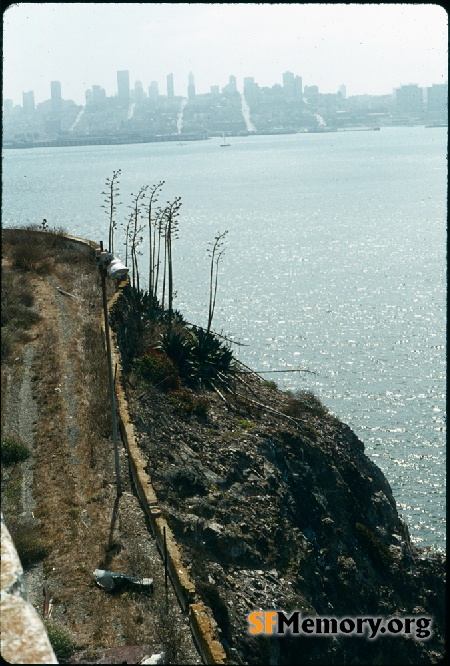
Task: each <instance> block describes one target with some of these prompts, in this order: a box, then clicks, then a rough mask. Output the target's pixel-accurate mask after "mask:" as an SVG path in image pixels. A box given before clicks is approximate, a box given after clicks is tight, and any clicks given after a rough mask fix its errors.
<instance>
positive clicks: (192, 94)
mask: <svg viewBox="0 0 450 666" xmlns="http://www.w3.org/2000/svg"><path fill="white" fill-rule="evenodd" d="M194 97H195V83H194V75H193V74H192V72H189V84H188V98H189V99H193V98H194Z"/></svg>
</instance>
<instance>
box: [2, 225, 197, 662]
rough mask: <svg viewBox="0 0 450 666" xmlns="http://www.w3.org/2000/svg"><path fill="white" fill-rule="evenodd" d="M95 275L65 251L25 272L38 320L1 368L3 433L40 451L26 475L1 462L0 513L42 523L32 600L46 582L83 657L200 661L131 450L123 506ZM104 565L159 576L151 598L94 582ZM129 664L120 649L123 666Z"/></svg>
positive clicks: (56, 612)
mask: <svg viewBox="0 0 450 666" xmlns="http://www.w3.org/2000/svg"><path fill="white" fill-rule="evenodd" d="M10 241H11V242H8V239H6V242H5V239H4V242H3V248H2V250H3V260H2V261H3V271H4V273H6V272H8V271H12V270H17V269H14V268H13V267H12V266H13V262H12V259H13V258H14V256H15V253H16V252H17V242H14V238H10ZM97 273H98V269H97V266H96V264H95V261H94V259H93V258H92V257H89V256H84V257H83V256H82V255H81V254H80V253H79V251H76V250H75V249H73V248H71V247H70V246H67V247H63V248H62V249H61V251H58V253H57V256H56V255H55V253H51V254H50V256H49V257H47V258H45V257H43V259H42V261H41V262H40V263H39V262H38V264H37V265H36V266H35V270H33V271H31V272H30V271H27V272H26V273H25V272H24V273H23V274H22V275H23V279H24V280H25V279H26V280H29V281H30V284H31V285H32V287H33V290H34V295H35V299H34V306H33V307H34V310H35V311H36V312H37V313H38V314H39V315H40V320H39V321H38V322H36V323H35V324H34V325H33V326H32V328H31V329H30V330H29V332H28V335H27V341H26V342H24V344H23V346H22V347H21V348H20V349H19V350H18V351H16V352H15V354H14V355H13V358H11V359H9V360H8V361H7V362H6V363H5V364H4V365H3V366H2V406H3V410H2V412H3V416H2V438H4V437H11V436H12V437H19V438H20V439H21V441H23V442H24V443H25V444H26V445H27V446H28V447H29V448H30V449H31V450H32V456H31V458H30V459H29V460H28V461H26V462H25V463H22V464H21V465H20V471H19V466H18V465H13V466H8V467H7V468H6V467H5V468H4V469H2V491H3V498H4V501H3V502H2V509H3V512H4V514H5V520H6V522H7V524H8V527H11V529H12V531H13V528H14V527H15V526H17V525H19V526H20V524H23V522H24V521H29V523H31V524H36V525H38V526H40V528H41V534H42V537H43V539H44V541H45V544H46V546H47V548H48V555H47V556H46V557H45V558H44V560H43V562H42V563H38V564H36V565H34V566H32V567H30V568H29V569H28V571H27V586H28V592H29V598H30V600H31V601H32V603H33V604H34V605H35V607H36V609H37V610H38V611H39V612H42V611H43V588H44V586H45V587H47V588H48V590H49V593H50V597H51V598H52V600H53V608H52V620H55V621H58V622H59V623H61V625H63V626H64V627H65V628H66V629H67V630H69V631H70V632H71V633H72V635H73V637H74V640H75V643H76V645H77V648H78V649H79V650H84V653H83V663H89V662H90V661H91V662H93V661H95V659H96V658H97V656H98V655H97V653H96V649H97V648H102V647H103V648H112V647H116V646H126V645H128V646H130V645H140V646H145V649H144V647H143V652H145V653H146V654H149V653H151V651H152V649H154V650H156V651H159V650H161V649H162V648H163V649H165V650H166V651H169V653H170V654H171V655H172V659H173V663H201V661H200V659H199V657H198V654H197V651H196V649H195V647H194V645H193V641H192V637H191V634H190V631H189V628H188V625H187V622H186V618H185V617H184V616H183V615H182V613H181V611H180V610H179V607H178V604H177V602H176V601H175V599H174V596H173V594H172V591H171V590H170V589H169V595H168V597H169V610H168V611H167V612H168V614H167V613H166V610H165V605H164V599H165V592H164V570H163V566H162V562H161V559H160V556H159V553H158V551H157V549H156V544H155V542H154V540H153V539H152V537H151V535H150V534H149V532H148V529H147V526H146V524H145V518H144V514H143V512H142V510H141V508H140V506H139V503H138V501H137V498H136V497H135V495H134V494H133V489H132V487H131V485H130V478H129V474H128V464H127V458H126V455H125V452H124V450H123V449H122V447H121V451H120V458H121V474H122V486H123V490H124V492H123V495H122V496H121V498H120V500H118V501H116V479H115V468H114V456H113V445H112V437H111V423H110V411H109V410H110V407H109V396H108V383H107V377H108V375H107V366H106V359H105V353H104V350H103V340H102V333H101V328H100V323H101V317H102V307H101V285H100V281H99V276H98V274H97ZM96 568H100V569H102V568H105V569H111V570H113V571H118V572H122V573H131V574H135V575H138V576H147V577H152V578H153V579H154V582H155V587H154V594H153V595H151V596H144V595H142V594H139V593H136V592H129V591H126V592H123V593H120V594H119V595H109V594H107V593H105V592H104V591H103V590H101V589H100V588H99V587H98V586H96V584H95V582H94V580H93V575H92V574H93V571H94V569H96ZM86 651H87V652H86ZM109 659H110V660H111V659H114V657H113V655H111V654H109ZM124 659H126V654H125V656H124V653H123V651H122V652H121V653H120V662H118V663H122V662H123V660H124ZM134 659H136V655H135V656H134ZM110 663H113V662H112V661H110Z"/></svg>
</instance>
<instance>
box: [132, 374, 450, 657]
mask: <svg viewBox="0 0 450 666" xmlns="http://www.w3.org/2000/svg"><path fill="white" fill-rule="evenodd" d="M203 397H205V396H203ZM207 398H208V401H209V408H208V411H207V415H206V416H205V415H204V413H203V412H202V414H201V415H200V416H197V415H196V414H195V410H192V409H191V410H187V409H186V402H185V401H184V402H183V401H182V400H179V399H178V398H177V395H176V394H172V395H170V394H165V393H162V392H161V391H159V390H158V389H157V388H154V387H148V389H147V390H146V391H145V392H144V393H143V392H142V386H140V390H139V391H137V390H136V391H132V390H131V389H130V391H129V401H130V407H131V412H132V418H133V421H134V423H135V428H136V431H137V432H138V439H139V445H140V447H141V450H142V452H143V454H144V455H145V456H146V457H147V459H148V467H147V471H148V473H149V475H150V476H151V478H152V483H153V487H154V488H155V491H156V494H157V497H158V501H159V506H160V508H161V509H162V510H163V512H164V514H165V515H166V517H167V520H168V522H169V525H170V526H171V529H172V530H173V532H174V535H175V537H176V539H177V542H178V544H179V545H180V547H181V549H182V552H183V557H184V559H185V562H186V563H187V565H188V568H189V570H190V575H191V576H192V578H193V580H194V581H195V585H196V589H197V591H198V592H199V593H200V594H201V596H202V599H203V601H204V602H205V603H206V604H207V605H208V606H209V607H211V608H212V609H213V612H214V616H215V620H216V621H217V623H218V626H219V627H220V632H221V640H222V643H223V645H224V647H225V649H226V652H227V656H228V659H229V662H230V663H246V664H267V663H271V664H292V663H299V664H300V663H302V664H303V663H310V664H319V663H320V664H342V663H346V664H374V663H376V664H409V663H424V664H426V663H436V662H437V661H439V660H440V659H441V658H442V657H443V654H444V636H443V632H444V626H445V584H444V576H445V563H444V558H443V556H442V555H439V554H436V553H432V552H429V551H426V550H419V549H417V548H416V547H414V546H413V545H412V543H411V541H410V538H409V534H408V528H407V526H406V525H405V523H404V522H403V521H402V519H401V517H400V516H399V515H398V512H397V509H396V503H395V499H394V497H393V495H392V491H391V488H390V485H389V483H388V481H387V480H386V478H385V477H384V475H383V474H382V472H381V470H380V469H379V468H378V467H377V466H376V465H375V464H374V463H373V462H372V461H371V460H370V459H369V458H368V457H367V456H366V455H365V453H364V445H363V443H362V442H361V441H360V440H359V439H358V438H357V437H356V435H355V434H354V433H353V432H352V430H351V429H350V428H349V427H348V426H346V425H345V424H343V423H341V422H340V421H339V420H338V419H336V418H335V417H333V416H331V415H330V414H328V413H327V410H326V409H325V408H323V406H322V405H321V404H320V403H319V401H317V400H314V399H311V397H310V396H308V399H305V397H303V398H302V397H301V396H299V397H298V398H297V399H296V400H294V399H292V397H289V396H287V395H286V394H285V393H282V392H280V391H278V390H276V389H274V388H273V387H271V386H270V385H268V384H266V383H264V382H262V381H261V380H260V379H258V378H257V377H255V376H252V375H246V376H245V383H241V385H240V397H239V398H235V399H231V398H230V403H228V404H225V402H224V401H223V400H221V399H220V398H219V396H218V395H216V394H215V393H208V394H207ZM256 403H260V404H265V405H267V406H268V407H269V409H262V408H261V407H258V406H257V405H256ZM272 410H276V412H284V413H285V415H283V414H280V413H276V412H275V411H272ZM289 414H291V416H289ZM258 609H265V610H268V609H275V610H285V611H292V610H299V611H301V612H302V615H303V616H311V617H314V616H322V617H323V616H328V617H330V616H332V617H338V618H342V617H357V616H364V617H368V616H379V617H383V618H386V619H388V618H390V617H392V616H398V617H400V616H402V617H403V616H427V617H432V618H433V626H432V631H433V634H432V637H431V638H430V639H429V640H426V641H424V640H420V639H418V638H417V637H414V635H407V634H405V635H403V634H397V635H387V634H386V635H382V636H380V637H379V638H377V639H376V640H372V641H369V640H367V639H366V638H363V637H353V636H344V635H337V636H334V637H319V636H314V637H313V636H289V637H287V636H282V637H275V636H271V637H264V636H252V635H250V634H249V631H248V621H247V618H248V614H249V613H250V612H252V611H255V610H258Z"/></svg>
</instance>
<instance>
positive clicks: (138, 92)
mask: <svg viewBox="0 0 450 666" xmlns="http://www.w3.org/2000/svg"><path fill="white" fill-rule="evenodd" d="M143 99H144V88H143V87H142V83H141V81H135V84H134V101H135V102H142V100H143Z"/></svg>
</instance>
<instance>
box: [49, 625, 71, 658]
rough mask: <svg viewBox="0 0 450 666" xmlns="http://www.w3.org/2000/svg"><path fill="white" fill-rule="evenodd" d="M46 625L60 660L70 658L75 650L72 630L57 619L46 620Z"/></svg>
mask: <svg viewBox="0 0 450 666" xmlns="http://www.w3.org/2000/svg"><path fill="white" fill-rule="evenodd" d="M44 626H45V629H46V631H47V635H48V638H49V641H50V643H51V644H52V648H53V650H54V652H55V655H56V657H57V659H58V661H61V660H65V659H69V658H70V657H71V656H72V654H73V653H74V651H75V641H74V639H73V636H72V634H71V633H70V631H69V630H68V629H66V628H65V627H64V626H63V625H62V624H60V623H59V622H57V621H56V620H44Z"/></svg>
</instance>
